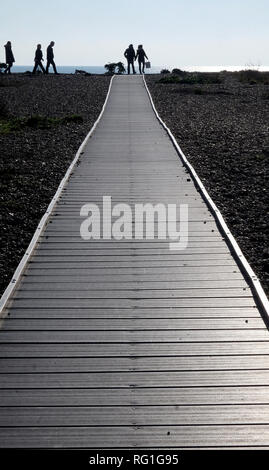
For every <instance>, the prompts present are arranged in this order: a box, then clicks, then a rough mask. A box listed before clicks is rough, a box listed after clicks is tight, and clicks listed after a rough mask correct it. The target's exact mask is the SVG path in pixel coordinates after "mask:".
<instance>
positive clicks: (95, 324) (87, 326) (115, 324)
mask: <svg viewBox="0 0 269 470" xmlns="http://www.w3.org/2000/svg"><path fill="white" fill-rule="evenodd" d="M265 328H266V326H265V324H264V322H263V320H262V319H261V318H248V319H247V320H246V319H245V318H240V319H237V318H229V319H228V318H225V319H221V318H220V319H219V318H217V319H212V318H210V319H208V318H206V319H199V318H195V319H182V318H180V319H178V320H175V319H171V318H170V319H169V320H168V319H167V318H163V319H162V318H157V319H152V318H149V319H146V320H145V319H137V318H131V319H126V318H118V319H117V318H112V319H111V318H109V319H106V318H103V319H92V318H90V319H82V318H79V317H77V318H73V319H67V318H63V319H48V318H45V319H43V320H41V319H33V318H31V319H29V320H28V319H26V318H23V319H19V318H16V317H15V318H13V316H9V318H7V319H6V320H5V322H4V325H3V330H10V331H12V330H28V331H31V330H36V331H37V330H54V331H55V330H61V331H64V330H70V331H75V330H85V331H86V330H91V331H93V330H99V331H100V330H104V331H109V330H117V331H119V330H235V329H241V330H245V329H246V330H249V329H255V330H256V329H262V330H264V329H265Z"/></svg>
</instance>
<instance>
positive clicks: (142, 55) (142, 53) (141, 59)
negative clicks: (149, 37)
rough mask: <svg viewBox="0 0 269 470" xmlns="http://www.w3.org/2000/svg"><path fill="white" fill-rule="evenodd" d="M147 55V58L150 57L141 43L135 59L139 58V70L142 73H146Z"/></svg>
mask: <svg viewBox="0 0 269 470" xmlns="http://www.w3.org/2000/svg"><path fill="white" fill-rule="evenodd" d="M145 57H146V59H148V56H147V54H146V53H145V51H144V49H143V46H142V44H139V46H138V49H137V51H136V56H135V60H136V59H137V58H138V64H139V72H140V73H145ZM141 66H142V71H141Z"/></svg>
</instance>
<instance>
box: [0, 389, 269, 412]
mask: <svg viewBox="0 0 269 470" xmlns="http://www.w3.org/2000/svg"><path fill="white" fill-rule="evenodd" d="M268 394H269V386H268V385H267V386H255V385H253V386H251V387H247V386H241V387H236V386H235V387H233V386H229V387H190V388H188V387H180V388H172V387H164V388H121V389H120V393H119V390H118V389H113V388H109V389H100V388H98V389H94V388H84V389H83V388H81V389H77V388H69V389H68V388H65V389H59V388H58V389H53V388H43V389H9V390H5V389H2V390H1V389H0V403H1V406H2V407H4V406H31V407H34V406H105V407H107V406H141V405H142V406H151V405H152V404H153V403H154V404H155V405H159V406H169V405H175V406H176V405H178V406H180V405H181V406H182V405H237V406H238V405H249V404H261V405H263V404H268V396H269V395H268ZM0 411H1V409H0ZM0 414H1V413H0Z"/></svg>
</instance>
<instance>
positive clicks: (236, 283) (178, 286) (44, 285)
mask: <svg viewBox="0 0 269 470" xmlns="http://www.w3.org/2000/svg"><path fill="white" fill-rule="evenodd" d="M68 288H70V289H72V291H90V290H93V291H96V290H103V289H104V290H109V291H110V290H115V291H118V290H126V291H130V290H139V291H141V290H142V291H144V290H149V291H152V290H172V291H174V290H183V289H184V290H189V289H191V290H193V289H199V291H200V290H201V289H205V290H206V291H208V290H209V292H210V291H211V290H216V289H217V290H219V289H237V288H239V289H243V288H245V289H248V284H247V283H246V281H244V280H241V279H239V280H237V279H235V280H224V279H222V280H219V281H217V280H210V281H204V280H198V281H192V280H191V281H186V280H183V279H182V280H181V281H177V282H175V281H172V280H171V281H168V282H165V281H161V280H159V281H144V282H143V281H141V280H139V281H133V282H128V281H125V282H123V281H117V282H115V278H114V282H113V281H112V278H110V281H109V280H107V281H105V282H103V281H102V279H100V280H99V282H98V281H97V280H96V279H95V278H92V280H91V281H90V282H85V278H84V280H81V281H80V282H77V281H76V280H75V279H73V278H65V279H64V280H63V281H60V282H59V279H57V280H55V281H54V282H53V280H50V281H49V280H48V281H43V282H40V280H39V282H35V279H34V280H33V281H32V282H29V279H28V280H27V282H23V283H22V284H21V289H20V290H22V289H23V290H25V291H35V292H43V291H47V290H49V291H50V292H53V291H58V292H62V291H66V290H68Z"/></svg>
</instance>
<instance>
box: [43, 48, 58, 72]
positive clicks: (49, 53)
mask: <svg viewBox="0 0 269 470" xmlns="http://www.w3.org/2000/svg"><path fill="white" fill-rule="evenodd" d="M54 44H55V42H54V41H51V43H50V44H49V46H48V47H47V67H46V73H49V67H50V65H52V67H53V70H54V73H56V74H58V72H57V69H56V65H55V62H54V53H53V46H54Z"/></svg>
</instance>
